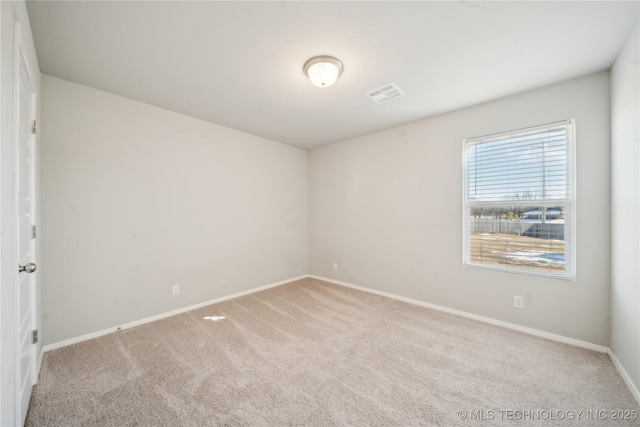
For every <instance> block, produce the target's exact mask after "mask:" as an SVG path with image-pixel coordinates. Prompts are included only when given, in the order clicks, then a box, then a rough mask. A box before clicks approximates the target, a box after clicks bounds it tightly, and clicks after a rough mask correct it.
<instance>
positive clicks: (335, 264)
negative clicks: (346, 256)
mask: <svg viewBox="0 0 640 427" xmlns="http://www.w3.org/2000/svg"><path fill="white" fill-rule="evenodd" d="M333 271H338V263H337V262H334V263H333Z"/></svg>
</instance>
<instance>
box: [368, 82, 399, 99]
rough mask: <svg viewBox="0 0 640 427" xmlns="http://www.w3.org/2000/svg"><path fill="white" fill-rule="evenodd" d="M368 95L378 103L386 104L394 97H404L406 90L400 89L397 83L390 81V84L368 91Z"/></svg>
mask: <svg viewBox="0 0 640 427" xmlns="http://www.w3.org/2000/svg"><path fill="white" fill-rule="evenodd" d="M366 95H367V96H368V97H369V98H371V100H372V101H373V102H375V103H376V104H385V103H387V102H389V101H393V100H394V99H398V98H401V97H403V96H404V92H403V91H402V90H400V88H399V87H398V86H396V84H395V83H389V84H388V85H384V86H382V87H379V88H378V89H374V90H372V91H371V92H367V94H366Z"/></svg>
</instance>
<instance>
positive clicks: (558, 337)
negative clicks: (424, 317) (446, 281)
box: [308, 274, 609, 353]
mask: <svg viewBox="0 0 640 427" xmlns="http://www.w3.org/2000/svg"><path fill="white" fill-rule="evenodd" d="M308 276H309V277H311V278H314V279H318V280H323V281H325V282H329V283H333V284H336V285H340V286H346V287H348V288H353V289H357V290H359V291H364V292H369V293H371V294H376V295H380V296H383V297H387V298H392V299H395V300H398V301H403V302H407V303H409V304H414V305H419V306H422V307H426V308H431V309H433V310H438V311H442V312H444V313H449V314H455V315H456V316H461V317H466V318H468V319H473V320H478V321H480V322H484V323H488V324H490V325H495V326H501V327H503V328H507V329H512V330H514V331H519V332H524V333H525V334H529V335H535V336H537V337H542V338H547V339H550V340H552V341H558V342H561V343H565V344H570V345H573V346H576V347H581V348H586V349H589V350H594V351H597V352H600V353H607V352H608V351H609V348H608V347H604V346H601V345H598V344H592V343H590V342H586V341H580V340H577V339H574V338H569V337H565V336H562V335H556V334H552V333H549V332H544V331H540V330H538V329H533V328H527V327H526V326H520V325H516V324H514V323H509V322H503V321H502V320H496V319H492V318H490V317H484V316H479V315H477V314H472V313H467V312H466V311H461V310H455V309H453V308H449V307H444V306H441V305H436V304H431V303H428V302H424V301H420V300H416V299H412V298H406V297H402V296H399V295H394V294H390V293H388V292H382V291H376V290H375V289H369V288H365V287H363V286H358V285H352V284H351V283H346V282H341V281H339V280H333V279H327V278H326V277H321V276H315V275H313V274H309V275H308Z"/></svg>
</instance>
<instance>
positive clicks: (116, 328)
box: [40, 274, 309, 361]
mask: <svg viewBox="0 0 640 427" xmlns="http://www.w3.org/2000/svg"><path fill="white" fill-rule="evenodd" d="M306 277H309V275H308V274H305V275H303V276H299V277H294V278H291V279H287V280H282V281H280V282H275V283H271V284H269V285H264V286H259V287H257V288H253V289H249V290H247V291H242V292H238V293H235V294H231V295H227V296H224V297H220V298H215V299H212V300H209V301H205V302H201V303H198V304H194V305H190V306H188V307H183V308H179V309H177V310H172V311H169V312H166V313H162V314H157V315H155V316H151V317H146V318H144V319H140V320H136V321H133V322H129V323H125V324H124V325H119V326H114V327H112V328H107V329H103V330H101V331H96V332H92V333H89V334H85V335H81V336H79V337H75V338H70V339H67V340H63V341H59V342H56V343H53V344H47V345H45V346H43V347H42V351H41V353H42V354H44V352H46V351H51V350H55V349H58V348H62V347H66V346H68V345H72V344H77V343H79V342H82V341H87V340H90V339H93V338H98V337H101V336H103V335H107V334H111V333H113V332H117V331H121V330H124V329H129V328H133V327H135V326H140V325H144V324H145V323H149V322H153V321H156V320H160V319H164V318H166V317H171V316H175V315H176V314H180V313H184V312H185V311H191V310H195V309H197V308H200V307H205V306H207V305H211V304H215V303H218V302H222V301H226V300H230V299H233V298H238V297H241V296H244V295H249V294H252V293H255V292H259V291H264V290H265V289H269V288H275V287H276V286H281V285H284V284H285V283H290V282H295V281H296V280H300V279H304V278H306ZM40 361H42V356H41V360H40Z"/></svg>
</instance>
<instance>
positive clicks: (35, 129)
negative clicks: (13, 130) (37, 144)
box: [31, 120, 38, 134]
mask: <svg viewBox="0 0 640 427" xmlns="http://www.w3.org/2000/svg"><path fill="white" fill-rule="evenodd" d="M31 133H33V134H36V133H38V122H37V121H36V120H33V121H32V122H31Z"/></svg>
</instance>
